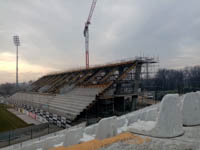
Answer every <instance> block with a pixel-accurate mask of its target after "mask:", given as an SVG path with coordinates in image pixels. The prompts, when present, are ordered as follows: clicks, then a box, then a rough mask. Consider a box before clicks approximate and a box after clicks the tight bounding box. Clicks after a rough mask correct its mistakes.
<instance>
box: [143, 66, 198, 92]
mask: <svg viewBox="0 0 200 150" xmlns="http://www.w3.org/2000/svg"><path fill="white" fill-rule="evenodd" d="M144 84H145V85H144V86H146V87H147V88H148V89H149V90H153V89H154V90H155V89H156V90H157V91H176V92H178V93H186V92H190V91H197V90H200V66H195V67H186V68H184V69H181V70H178V69H177V70H176V69H159V70H158V72H157V73H156V75H155V77H153V78H151V79H149V80H148V81H145V82H144Z"/></svg>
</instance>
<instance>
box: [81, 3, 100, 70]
mask: <svg viewBox="0 0 200 150" xmlns="http://www.w3.org/2000/svg"><path fill="white" fill-rule="evenodd" d="M96 3H97V0H93V2H92V6H91V8H90V13H89V16H88V19H87V21H86V23H85V28H84V32H83V35H84V37H85V57H86V69H88V68H89V25H90V24H91V19H92V15H93V12H94V9H95V6H96Z"/></svg>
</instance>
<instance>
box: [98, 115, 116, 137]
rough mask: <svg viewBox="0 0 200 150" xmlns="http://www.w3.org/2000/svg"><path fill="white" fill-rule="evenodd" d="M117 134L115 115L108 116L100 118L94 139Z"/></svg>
mask: <svg viewBox="0 0 200 150" xmlns="http://www.w3.org/2000/svg"><path fill="white" fill-rule="evenodd" d="M116 134H117V127H116V117H115V116H114V117H110V118H105V119H102V120H100V122H99V124H98V127H97V131H96V137H95V139H99V140H102V139H105V138H109V137H112V136H115V135H116Z"/></svg>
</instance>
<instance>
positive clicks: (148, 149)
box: [100, 139, 200, 150]
mask: <svg viewBox="0 0 200 150" xmlns="http://www.w3.org/2000/svg"><path fill="white" fill-rule="evenodd" d="M198 147H199V143H189V142H182V141H177V140H168V139H151V141H149V142H145V143H143V144H136V143H134V141H131V140H129V141H124V142H118V143H115V144H112V145H110V146H108V147H105V148H102V149H100V150H200V149H199V148H198Z"/></svg>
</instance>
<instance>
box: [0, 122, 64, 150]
mask: <svg viewBox="0 0 200 150" xmlns="http://www.w3.org/2000/svg"><path fill="white" fill-rule="evenodd" d="M59 130H61V128H58V127H57V126H55V125H53V124H49V123H44V124H40V125H34V126H29V127H26V128H20V129H15V130H10V131H8V132H1V133H0V148H2V147H6V146H9V145H12V144H17V143H21V142H24V141H27V140H30V139H33V138H37V137H40V136H43V135H46V134H49V133H53V132H56V131H59Z"/></svg>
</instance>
